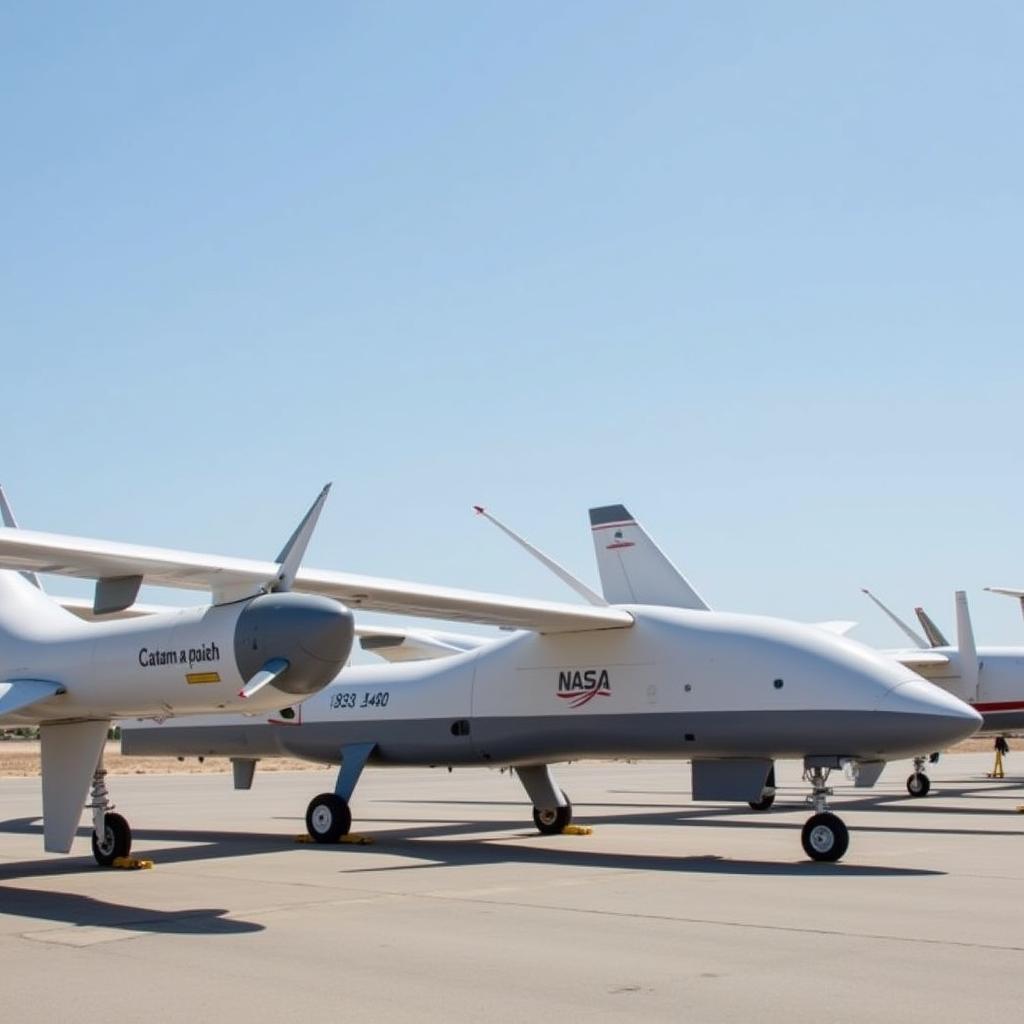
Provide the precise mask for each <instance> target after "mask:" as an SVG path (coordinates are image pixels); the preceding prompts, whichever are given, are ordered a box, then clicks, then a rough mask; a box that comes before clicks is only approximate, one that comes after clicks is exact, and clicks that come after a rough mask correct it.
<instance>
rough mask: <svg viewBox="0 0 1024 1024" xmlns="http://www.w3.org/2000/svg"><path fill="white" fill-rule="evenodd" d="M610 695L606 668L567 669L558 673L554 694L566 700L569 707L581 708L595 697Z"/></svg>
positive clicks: (610, 689) (609, 683)
mask: <svg viewBox="0 0 1024 1024" xmlns="http://www.w3.org/2000/svg"><path fill="white" fill-rule="evenodd" d="M611 695H612V684H611V680H610V679H609V678H608V670H607V669H604V668H588V669H568V670H567V671H564V672H559V673H558V689H557V691H556V696H558V697H559V698H561V699H562V700H565V701H568V702H569V707H571V708H581V707H583V705H584V704H589V703H590V702H591V701H592V700H593V699H594V698H595V697H610V696H611Z"/></svg>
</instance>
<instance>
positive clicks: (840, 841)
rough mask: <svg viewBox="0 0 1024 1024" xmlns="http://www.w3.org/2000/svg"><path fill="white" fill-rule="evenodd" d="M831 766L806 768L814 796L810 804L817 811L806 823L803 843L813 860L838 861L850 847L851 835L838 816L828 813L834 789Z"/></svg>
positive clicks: (806, 779)
mask: <svg viewBox="0 0 1024 1024" xmlns="http://www.w3.org/2000/svg"><path fill="white" fill-rule="evenodd" d="M831 771H832V769H831V767H825V766H822V765H809V766H808V765H806V762H805V767H804V780H805V781H806V782H809V783H810V784H811V795H810V796H809V797H808V798H807V802H808V803H809V804H810V805H811V806H812V807H813V808H814V814H812V815H811V816H810V817H809V818H808V819H807V821H806V822H805V823H804V827H803V831H802V832H801V833H800V842H801V843H802V844H803V848H804V852H805V853H806V854H807V856H808V857H810V858H811V860H818V861H837V860H839V859H840V858H841V857H842V856H843V854H844V853H846V849H847V847H848V846H849V845H850V832H849V829H847V827H846V825H845V824H844V822H843V819H842V818H840V817H839V816H838V815H835V814H832V812H831V811H829V810H828V798H829V797H830V796H831V795H832V789H831V788H830V787H829V785H828V777H829V775H830V774H831Z"/></svg>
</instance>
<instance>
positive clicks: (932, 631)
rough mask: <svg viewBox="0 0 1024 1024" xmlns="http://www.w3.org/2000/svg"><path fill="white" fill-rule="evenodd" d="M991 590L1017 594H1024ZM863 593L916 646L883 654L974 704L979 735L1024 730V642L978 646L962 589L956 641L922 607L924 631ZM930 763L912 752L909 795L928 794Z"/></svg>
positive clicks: (919, 611) (917, 610)
mask: <svg viewBox="0 0 1024 1024" xmlns="http://www.w3.org/2000/svg"><path fill="white" fill-rule="evenodd" d="M988 589H990V590H992V591H994V592H995V593H1001V594H1012V595H1013V596H1018V595H1019V594H1021V593H1024V592H1020V591H1011V590H1007V589H1003V588H995V587H990V588H988ZM864 593H865V594H867V596H868V597H869V598H871V600H872V601H874V602H875V604H876V605H878V607H879V608H881V609H882V611H883V612H885V614H886V615H888V616H889V618H890V619H891V620H892V621H893V622H894V623H895V624H896V625H897V626H898V627H899V629H900V630H901V631H902V632H903V633H904V634H905V635H906V636H907V637H908V638H909V639H910V641H911V643H913V644H914V646H913V647H912V648H903V649H900V650H887V651H884V652H883V653H884V654H886V655H887V656H888V657H891V658H893V659H895V660H896V661H898V662H900V664H902V665H906V666H907V667H908V668H912V669H913V670H914V671H915V672H918V673H920V674H921V675H922V676H924V678H925V679H927V680H928V681H929V682H932V683H935V684H936V685H937V686H941V687H942V688H943V689H944V690H948V691H949V692H950V693H952V694H954V695H956V696H957V697H959V698H960V699H961V700H963V701H965V702H966V703H968V704H970V705H971V706H972V707H973V708H974V709H975V711H977V712H979V714H980V715H981V716H982V725H981V729H980V730H979V734H980V735H983V736H1007V735H1010V734H1011V733H1013V732H1017V731H1020V730H1021V729H1024V647H1011V646H1005V645H1004V646H999V647H997V646H992V645H984V646H981V647H979V646H978V645H977V644H976V643H975V639H974V627H973V626H972V625H971V615H970V611H969V609H968V607H967V595H966V594H965V593H964V591H962V590H958V591H957V592H956V644H951V643H950V642H949V641H948V640H947V639H946V637H945V636H944V635H943V633H942V631H941V630H940V629H939V627H938V626H936V625H935V623H934V621H933V620H932V619H931V618H930V617H929V615H928V613H927V612H925V610H924V609H923V608H915V609H914V612H915V614H916V615H917V618H918V621H919V622H920V623H921V628H922V630H923V631H924V636H921V634H920V633H918V632H917V631H916V630H915V629H912V628H911V627H910V626H908V625H907V623H906V622H904V621H903V619H901V618H900V617H899V616H898V615H896V613H895V612H893V611H892V610H890V609H889V608H887V607H886V606H885V605H884V604H883V603H882V602H881V601H880V600H879V599H878V598H877V597H875V595H874V594H872V593H871V591H869V590H865V591H864ZM922 749H923V748H922ZM927 762H928V758H927V757H926V756H925V755H924V754H921V753H920V752H919V753H918V754H917V755H916V756H915V757H914V771H913V772H912V773H911V775H910V776H909V778H908V779H907V792H908V793H909V794H910V795H911V796H926V795H927V794H928V791H929V790H930V789H931V780H930V779H929V778H928V775H927V774H926V771H925V768H926V764H927Z"/></svg>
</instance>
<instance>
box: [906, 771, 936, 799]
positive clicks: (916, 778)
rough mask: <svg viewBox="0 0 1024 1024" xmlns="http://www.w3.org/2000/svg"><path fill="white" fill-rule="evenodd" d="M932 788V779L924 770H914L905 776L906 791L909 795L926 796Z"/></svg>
mask: <svg viewBox="0 0 1024 1024" xmlns="http://www.w3.org/2000/svg"><path fill="white" fill-rule="evenodd" d="M931 788H932V780H931V779H929V778H928V776H927V775H925V773H924V772H914V774H913V775H911V776H909V777H908V778H907V792H908V793H909V794H910V795H911V796H927V795H928V790H929V789H931Z"/></svg>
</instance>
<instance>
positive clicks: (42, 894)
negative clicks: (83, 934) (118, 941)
mask: <svg viewBox="0 0 1024 1024" xmlns="http://www.w3.org/2000/svg"><path fill="white" fill-rule="evenodd" d="M0 908H2V910H3V913H4V914H8V915H10V916H12V917H25V918H34V919H36V920H40V921H51V922H59V923H62V924H66V925H72V926H75V927H79V928H83V927H91V928H109V929H118V930H123V931H127V932H134V933H139V932H148V933H153V934H160V935H240V934H244V933H247V932H261V931H263V930H264V926H263V925H261V924H256V923H255V922H252V921H238V920H234V919H232V918H227V917H225V916H224V915H225V914H227V913H228V911H227V910H223V909H216V908H213V907H204V908H201V909H200V908H192V909H188V910H173V911H167V910H154V909H152V908H149V907H132V906H127V905H125V904H120V903H108V902H106V901H104V900H98V899H96V898H95V897H93V896H83V895H81V894H79V893H73V892H51V891H48V890H46V889H24V888H22V887H20V886H8V885H0Z"/></svg>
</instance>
